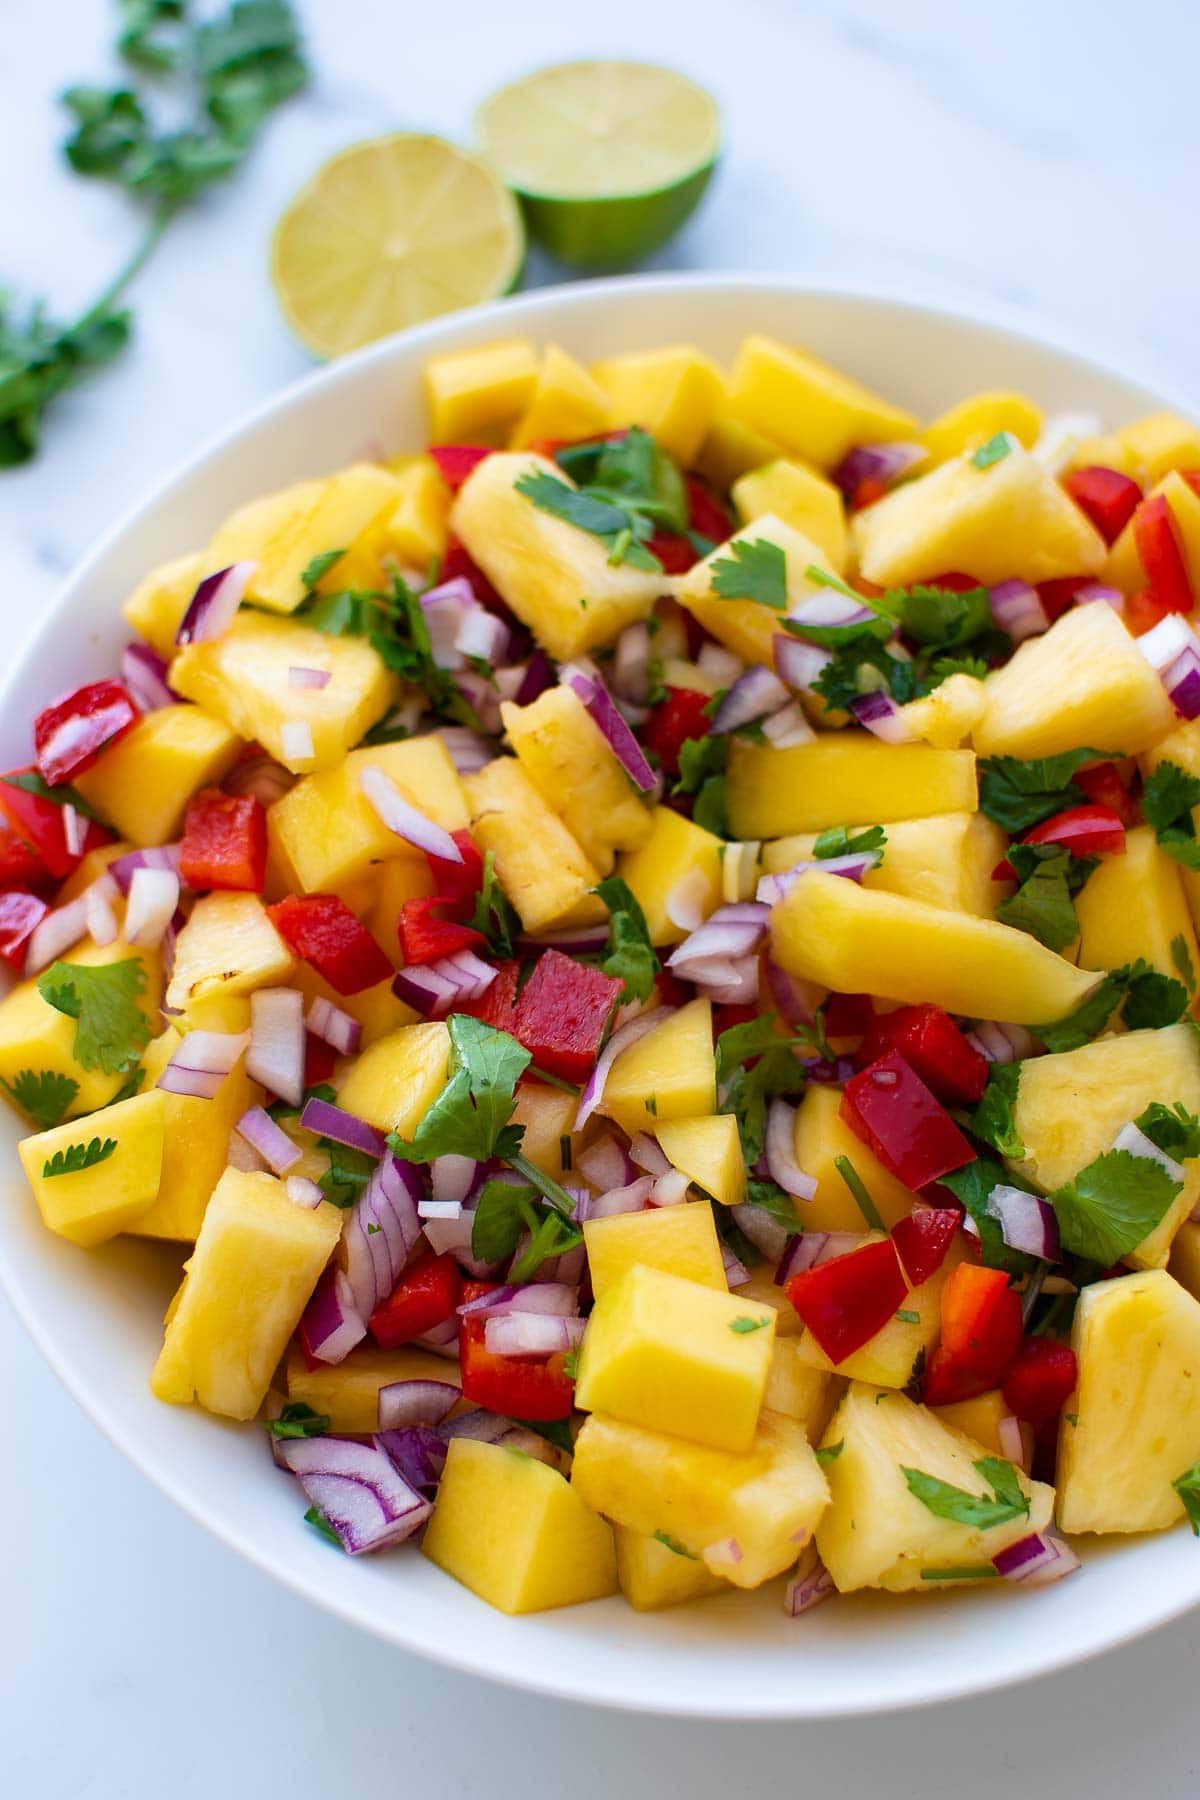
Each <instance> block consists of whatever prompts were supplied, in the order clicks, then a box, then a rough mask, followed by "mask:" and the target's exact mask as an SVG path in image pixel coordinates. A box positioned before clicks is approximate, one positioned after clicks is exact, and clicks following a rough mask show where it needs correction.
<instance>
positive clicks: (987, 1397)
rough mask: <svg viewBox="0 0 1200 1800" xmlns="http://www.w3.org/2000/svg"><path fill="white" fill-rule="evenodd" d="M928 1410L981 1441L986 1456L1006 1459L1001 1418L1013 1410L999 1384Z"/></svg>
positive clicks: (956, 1429)
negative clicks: (969, 1397)
mask: <svg viewBox="0 0 1200 1800" xmlns="http://www.w3.org/2000/svg"><path fill="white" fill-rule="evenodd" d="M930 1410H931V1412H932V1413H933V1416H934V1418H935V1419H940V1420H941V1422H942V1424H943V1425H949V1426H951V1427H952V1429H953V1430H955V1431H961V1432H962V1433H963V1435H964V1436H965V1437H969V1438H972V1439H973V1440H974V1441H975V1443H977V1444H982V1446H983V1448H984V1449H985V1450H986V1451H987V1453H988V1455H989V1456H1003V1457H1005V1458H1006V1459H1007V1456H1008V1452H1007V1450H1006V1449H1005V1446H1004V1442H1003V1440H1002V1438H1001V1436H1000V1421H1001V1420H1002V1419H1007V1418H1011V1416H1012V1412H1011V1409H1010V1407H1009V1406H1008V1403H1007V1402H1006V1400H1005V1398H1004V1395H1003V1394H1002V1393H1001V1391H1000V1389H999V1388H989V1389H988V1391H987V1393H986V1394H976V1395H975V1397H974V1399H972V1400H955V1401H954V1402H953V1403H952V1404H951V1405H950V1406H934V1407H931V1408H930Z"/></svg>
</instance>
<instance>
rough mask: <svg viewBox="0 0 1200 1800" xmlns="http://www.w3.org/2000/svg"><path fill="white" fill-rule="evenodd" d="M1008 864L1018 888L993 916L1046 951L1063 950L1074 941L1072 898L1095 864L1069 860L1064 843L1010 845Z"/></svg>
mask: <svg viewBox="0 0 1200 1800" xmlns="http://www.w3.org/2000/svg"><path fill="white" fill-rule="evenodd" d="M1008 860H1009V862H1010V863H1011V865H1012V867H1013V868H1014V869H1015V870H1016V872H1017V879H1018V880H1019V882H1020V884H1021V885H1020V887H1018V889H1017V891H1016V893H1015V894H1011V895H1010V896H1009V898H1008V899H1007V900H1002V901H1001V902H1000V904H999V906H997V908H996V917H997V918H998V919H999V920H1000V921H1001V922H1002V923H1003V924H1005V925H1012V926H1014V927H1015V928H1016V930H1018V931H1025V932H1028V933H1029V935H1030V937H1034V938H1036V939H1037V941H1038V943H1039V944H1045V946H1046V948H1047V949H1048V950H1065V949H1066V948H1067V946H1068V944H1073V943H1074V942H1075V939H1076V938H1077V937H1078V936H1079V916H1078V914H1077V913H1076V911H1075V906H1074V897H1075V895H1076V894H1077V893H1078V892H1079V891H1080V889H1081V888H1082V887H1083V885H1084V883H1085V882H1086V881H1087V879H1088V877H1089V876H1090V875H1092V874H1094V873H1095V871H1096V869H1097V868H1098V867H1099V866H1100V859H1099V858H1098V857H1095V856H1073V855H1072V854H1071V852H1070V850H1068V849H1067V847H1066V845H1065V844H1010V845H1009V849H1008Z"/></svg>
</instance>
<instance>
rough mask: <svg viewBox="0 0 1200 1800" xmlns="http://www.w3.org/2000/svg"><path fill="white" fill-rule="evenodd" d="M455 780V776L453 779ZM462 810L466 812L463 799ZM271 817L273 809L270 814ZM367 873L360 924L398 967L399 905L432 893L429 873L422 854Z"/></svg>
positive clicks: (401, 954)
mask: <svg viewBox="0 0 1200 1800" xmlns="http://www.w3.org/2000/svg"><path fill="white" fill-rule="evenodd" d="M412 741H413V742H414V743H418V744H420V743H425V742H426V741H432V740H426V739H425V738H414V739H413V740H412ZM457 779H458V777H457V775H456V776H455V780H457ZM463 811H464V812H465V811H466V800H465V798H464V800H463ZM273 816H274V809H272V814H271V817H273ZM371 873H372V876H373V878H374V886H375V898H374V900H373V901H372V902H371V905H370V906H369V907H368V908H367V911H366V914H365V916H364V920H363V923H364V924H365V925H366V927H367V930H368V931H369V932H370V933H371V936H372V937H373V938H374V939H375V941H376V943H377V944H380V945H382V947H383V950H384V952H385V954H386V955H387V956H388V957H390V959H391V961H392V962H393V963H395V964H396V966H397V968H399V967H400V966H401V965H402V964H403V962H404V951H403V949H402V948H401V945H400V933H399V930H398V926H399V921H400V908H401V907H402V906H403V905H404V902H405V901H406V900H420V899H422V898H424V897H425V896H427V895H429V894H432V893H433V874H432V872H431V870H430V867H429V864H428V862H427V861H426V860H425V858H424V857H421V859H420V861H418V860H417V859H416V858H415V857H408V856H393V857H391V858H389V860H388V861H387V862H384V863H377V864H376V865H375V867H374V868H373V869H372V871H371Z"/></svg>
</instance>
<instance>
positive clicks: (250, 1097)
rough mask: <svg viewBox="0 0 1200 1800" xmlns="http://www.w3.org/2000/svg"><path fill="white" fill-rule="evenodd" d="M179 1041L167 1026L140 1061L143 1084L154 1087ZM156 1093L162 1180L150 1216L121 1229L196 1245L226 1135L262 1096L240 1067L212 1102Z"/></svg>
mask: <svg viewBox="0 0 1200 1800" xmlns="http://www.w3.org/2000/svg"><path fill="white" fill-rule="evenodd" d="M179 1043H180V1036H179V1033H178V1032H177V1031H176V1030H175V1028H174V1026H172V1025H168V1027H167V1029H166V1030H165V1031H164V1032H163V1033H162V1036H161V1037H157V1038H155V1040H154V1042H153V1043H152V1044H151V1045H150V1046H149V1048H148V1049H147V1051H146V1054H145V1056H144V1057H143V1058H142V1066H143V1067H144V1068H145V1071H146V1081H147V1083H148V1084H149V1083H151V1082H156V1081H157V1080H158V1078H159V1076H160V1075H161V1074H162V1072H163V1070H164V1069H165V1068H166V1066H167V1064H168V1063H169V1062H170V1060H171V1057H172V1056H173V1055H174V1053H175V1051H176V1049H177V1048H178V1047H179ZM151 1091H157V1092H158V1093H159V1094H160V1096H161V1098H162V1102H163V1126H164V1137H163V1153H162V1179H161V1180H160V1182H159V1184H158V1195H157V1198H156V1199H155V1202H154V1205H153V1206H152V1207H151V1208H150V1210H149V1212H145V1213H142V1214H141V1216H140V1217H139V1218H137V1219H135V1220H134V1221H133V1223H132V1224H131V1225H128V1226H126V1228H125V1229H126V1230H127V1231H130V1232H132V1233H133V1235H134V1236H135V1237H152V1238H178V1239H182V1240H183V1241H184V1242H185V1243H193V1244H194V1243H195V1241H196V1238H197V1237H198V1235H199V1232H200V1226H201V1223H202V1221H203V1219H204V1210H205V1208H206V1207H207V1205H208V1202H209V1198H210V1196H211V1194H212V1191H213V1189H214V1188H215V1187H216V1185H217V1183H218V1181H219V1180H220V1179H221V1175H222V1173H223V1172H224V1169H225V1165H226V1163H227V1162H228V1160H229V1134H230V1132H231V1131H232V1130H233V1127H234V1126H235V1125H236V1124H237V1122H238V1120H239V1119H240V1118H241V1116H242V1114H243V1113H244V1112H248V1111H249V1109H250V1107H252V1106H261V1105H262V1101H263V1090H262V1088H261V1087H259V1085H258V1083H257V1082H255V1081H251V1079H250V1077H249V1076H248V1075H247V1074H246V1071H245V1068H244V1066H243V1064H242V1063H241V1061H240V1060H239V1062H238V1063H237V1065H236V1067H235V1068H234V1069H233V1070H231V1072H230V1073H229V1074H228V1075H227V1076H226V1077H225V1079H224V1081H223V1082H222V1083H221V1085H220V1087H219V1088H218V1089H217V1091H216V1094H215V1095H214V1097H213V1098H212V1099H211V1100H197V1099H193V1098H191V1097H190V1096H189V1095H187V1094H168V1093H166V1092H165V1091H164V1090H162V1089H157V1090H153V1089H152V1090H151Z"/></svg>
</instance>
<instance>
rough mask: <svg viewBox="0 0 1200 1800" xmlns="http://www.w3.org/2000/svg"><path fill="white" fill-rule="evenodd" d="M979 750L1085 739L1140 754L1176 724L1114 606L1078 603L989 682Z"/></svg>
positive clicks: (1048, 751)
mask: <svg viewBox="0 0 1200 1800" xmlns="http://www.w3.org/2000/svg"><path fill="white" fill-rule="evenodd" d="M983 685H984V687H985V688H986V689H987V710H986V712H985V713H984V715H983V718H982V719H981V720H980V722H979V725H978V726H977V727H976V731H975V748H976V750H977V751H978V752H979V754H980V756H1019V757H1025V758H1028V757H1039V756H1055V755H1057V754H1058V753H1059V751H1062V750H1073V749H1075V748H1077V747H1078V746H1079V745H1083V744H1086V745H1088V746H1090V747H1092V748H1094V749H1097V750H1118V751H1123V752H1125V753H1126V754H1128V755H1131V756H1136V755H1137V753H1138V752H1139V751H1140V750H1147V749H1149V748H1150V746H1151V745H1152V744H1153V743H1154V742H1155V741H1156V739H1158V738H1160V737H1163V736H1164V735H1165V733H1166V732H1168V731H1170V730H1171V727H1172V725H1173V724H1174V723H1175V714H1174V711H1173V710H1172V707H1171V702H1170V701H1169V700H1168V699H1167V696H1166V692H1165V690H1164V688H1163V685H1162V682H1161V681H1160V680H1159V678H1158V676H1157V675H1156V674H1155V673H1154V670H1153V669H1152V668H1151V667H1150V665H1149V663H1148V662H1147V661H1146V659H1145V657H1144V656H1143V655H1142V653H1141V651H1140V650H1139V649H1138V648H1137V645H1136V643H1135V642H1134V640H1133V638H1131V637H1130V635H1129V633H1128V631H1127V630H1126V629H1125V626H1124V625H1123V624H1122V623H1121V621H1120V619H1118V617H1117V615H1116V613H1115V612H1114V611H1113V609H1112V607H1111V606H1105V605H1103V604H1102V603H1098V604H1095V605H1092V606H1076V607H1073V608H1072V610H1071V611H1070V612H1065V613H1064V614H1063V615H1062V617H1061V619H1058V620H1056V621H1055V623H1054V624H1053V625H1052V626H1051V627H1050V629H1049V631H1047V632H1046V633H1045V635H1044V636H1043V637H1037V638H1029V639H1027V640H1026V642H1025V643H1023V644H1022V645H1021V646H1020V647H1019V648H1018V650H1017V653H1016V655H1015V656H1014V657H1013V659H1012V661H1011V662H1009V663H1006V664H1005V666H1004V667H1003V668H1002V669H995V670H993V672H992V673H991V674H990V675H989V676H988V678H987V680H986V681H985V682H984V684H983Z"/></svg>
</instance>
